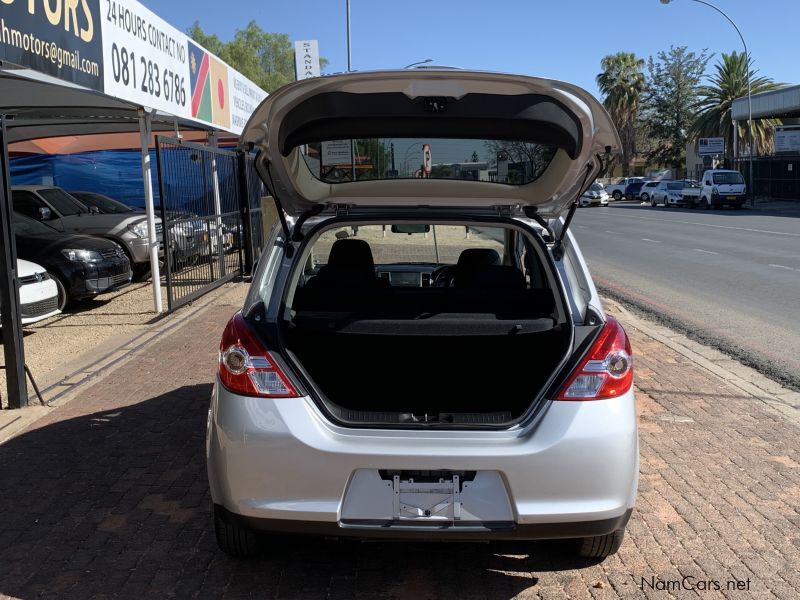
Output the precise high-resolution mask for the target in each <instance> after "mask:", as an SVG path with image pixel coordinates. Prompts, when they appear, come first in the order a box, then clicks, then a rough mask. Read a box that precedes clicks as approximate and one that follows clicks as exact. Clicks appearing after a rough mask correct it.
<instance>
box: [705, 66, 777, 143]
mask: <svg viewBox="0 0 800 600" xmlns="http://www.w3.org/2000/svg"><path fill="white" fill-rule="evenodd" d="M748 62H749V64H748ZM714 68H715V69H716V73H715V74H714V75H712V76H711V77H710V78H709V79H710V82H709V85H704V86H701V87H700V89H699V90H698V92H699V95H700V100H699V101H698V102H697V106H696V108H697V111H698V113H697V118H696V119H695V122H694V124H693V125H692V129H691V137H694V138H698V137H724V138H725V154H726V156H727V157H728V158H732V156H733V126H732V121H731V105H732V104H733V101H734V99H735V98H742V97H744V96H747V75H748V68H749V72H750V88H751V90H752V93H753V94H757V93H759V92H766V91H769V90H774V89H776V88H779V87H781V86H782V85H783V84H781V83H775V82H774V81H772V80H771V79H769V78H768V77H756V76H755V75H756V71H754V70H753V63H752V60H751V61H748V60H747V56H746V55H745V54H744V53H739V52H732V53H731V54H723V55H722V60H721V61H719V62H717V64H716V65H714ZM780 124H781V121H780V120H779V119H758V120H754V121H753V137H754V138H755V139H754V141H755V147H756V152H757V153H759V154H764V153H768V152H770V151H771V149H772V128H773V127H774V126H775V125H780ZM738 127H739V145H740V148H739V149H740V150H741V148H749V147H750V145H749V144H750V141H749V138H748V137H747V121H746V120H742V121H739V122H738Z"/></svg>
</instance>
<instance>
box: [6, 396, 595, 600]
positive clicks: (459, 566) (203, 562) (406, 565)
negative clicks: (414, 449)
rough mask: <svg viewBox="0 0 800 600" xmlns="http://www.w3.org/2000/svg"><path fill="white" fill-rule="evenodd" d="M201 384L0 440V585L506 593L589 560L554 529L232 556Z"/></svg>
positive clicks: (279, 542)
mask: <svg viewBox="0 0 800 600" xmlns="http://www.w3.org/2000/svg"><path fill="white" fill-rule="evenodd" d="M99 385H102V384H99ZM108 385H109V390H108V392H109V394H113V384H110V383H109V384H108ZM210 394H211V386H210V385H190V386H184V387H181V388H178V389H175V390H173V391H171V392H168V393H166V394H163V395H161V396H158V397H156V398H152V399H150V400H147V401H145V402H141V403H138V404H132V405H129V406H126V407H124V408H121V409H116V410H113V411H108V412H97V413H93V414H87V415H83V416H80V417H76V418H72V419H68V420H63V421H59V422H55V423H51V424H45V425H43V426H41V427H40V428H38V429H34V430H31V431H29V432H27V433H24V434H22V435H20V436H19V437H17V438H14V439H12V440H9V441H8V442H6V443H5V444H4V445H2V446H0V481H2V491H0V515H2V517H0V596H2V595H4V594H5V595H9V596H11V597H15V598H22V599H29V598H39V597H58V598H91V597H115V598H141V597H145V596H153V597H164V596H175V597H178V598H187V597H209V598H218V597H276V598H288V597H303V598H314V597H320V598H322V597H326V598H336V597H341V598H350V597H354V596H370V597H375V596H384V595H386V596H392V597H407V596H413V597H415V598H434V597H435V598H447V597H452V598H456V597H458V598H467V597H472V598H486V597H493V598H497V597H500V598H510V597H513V596H515V595H517V594H519V593H521V592H522V591H524V590H529V588H535V586H536V584H537V581H538V579H537V577H535V576H534V573H535V572H537V571H538V572H541V571H561V570H567V569H575V568H581V567H585V566H590V565H592V564H596V562H597V561H590V560H585V559H577V558H573V557H571V556H570V554H569V553H568V552H567V547H566V545H565V543H556V542H551V543H520V542H498V543H492V544H481V543H479V544H469V543H417V542H414V543H399V542H398V543H391V542H358V541H341V542H336V541H330V540H324V539H318V538H300V537H295V538H273V539H271V540H270V544H269V547H268V549H267V550H266V551H265V552H264V553H263V554H262V556H260V557H258V558H256V559H253V560H247V561H237V560H233V559H231V558H229V557H227V556H225V555H224V554H222V553H221V552H220V551H218V550H217V547H216V542H215V539H214V533H213V530H212V528H211V518H210V510H209V506H210V496H209V492H208V484H207V479H206V473H205V454H204V435H205V421H206V414H207V407H208V398H209V397H210ZM80 401H81V400H80V399H79V398H78V399H75V400H73V403H79V402H80ZM69 408H70V406H67V407H65V408H64V409H62V410H68V409H69ZM53 414H57V413H53ZM253 468H257V465H253ZM533 591H535V589H534V590H533Z"/></svg>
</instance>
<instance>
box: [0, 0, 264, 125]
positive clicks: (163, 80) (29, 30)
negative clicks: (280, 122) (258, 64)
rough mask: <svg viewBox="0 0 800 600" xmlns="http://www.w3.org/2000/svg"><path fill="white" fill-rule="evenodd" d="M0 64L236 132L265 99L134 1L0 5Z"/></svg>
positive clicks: (12, 1) (7, 0)
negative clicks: (29, 70) (17, 66)
mask: <svg viewBox="0 0 800 600" xmlns="http://www.w3.org/2000/svg"><path fill="white" fill-rule="evenodd" d="M0 42H1V43H0V60H2V61H6V62H9V63H13V64H16V65H20V66H23V67H28V68H30V69H33V70H35V71H39V72H41V73H45V74H47V75H51V76H54V77H57V78H59V79H62V80H65V81H69V82H73V83H76V84H79V85H81V86H84V87H87V88H89V89H92V90H96V91H99V92H103V93H105V94H108V95H109V96H114V97H116V98H119V99H121V100H125V101H128V102H132V103H135V104H140V105H142V106H146V107H149V108H155V109H158V110H160V111H163V112H166V113H170V114H173V115H175V116H178V117H181V118H185V119H193V120H196V121H201V122H203V123H208V124H211V125H214V126H216V127H218V128H220V129H224V130H227V131H231V132H233V133H240V132H241V131H242V129H243V128H244V126H245V124H246V123H247V119H248V118H249V117H250V114H251V113H252V112H253V111H254V110H255V108H256V107H257V106H258V104H259V103H260V102H261V101H262V100H263V99H264V98H265V97H266V95H267V94H266V92H264V91H263V90H262V89H261V88H259V87H258V86H257V85H256V84H254V83H253V82H252V81H250V80H249V79H247V78H246V77H244V76H243V75H242V74H241V73H239V72H237V71H235V70H234V69H232V68H231V67H229V66H228V65H227V64H225V63H224V62H223V61H222V60H220V59H219V58H217V57H216V56H214V55H213V54H211V53H210V52H208V51H207V50H205V49H204V48H202V47H201V46H199V45H198V44H196V43H195V42H193V41H191V40H190V39H189V37H188V36H187V35H186V34H185V33H182V32H180V31H178V30H177V29H175V28H174V27H172V26H171V25H170V24H169V23H167V22H166V21H164V20H163V19H161V18H160V17H158V15H156V14H155V13H153V12H152V11H150V10H149V9H147V8H145V7H144V6H142V5H141V4H139V2H137V1H136V0H0Z"/></svg>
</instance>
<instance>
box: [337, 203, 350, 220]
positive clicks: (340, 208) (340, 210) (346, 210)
mask: <svg viewBox="0 0 800 600" xmlns="http://www.w3.org/2000/svg"><path fill="white" fill-rule="evenodd" d="M333 211H334V213H336V216H337V217H347V216H349V215H350V205H349V204H334V205H333Z"/></svg>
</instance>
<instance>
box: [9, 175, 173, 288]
mask: <svg viewBox="0 0 800 600" xmlns="http://www.w3.org/2000/svg"><path fill="white" fill-rule="evenodd" d="M11 195H12V198H13V202H14V210H15V211H16V212H18V213H20V214H23V215H25V216H27V217H30V218H31V219H36V220H37V221H43V222H45V223H47V224H48V225H51V226H52V227H53V228H55V229H58V230H59V231H63V232H65V233H79V234H84V235H94V236H97V237H102V238H106V239H109V240H112V241H114V242H116V243H117V244H119V245H120V246H122V248H123V250H125V254H126V255H127V257H128V260H129V261H130V263H131V268H132V269H133V271H134V276H137V275H142V274H144V273H145V272H148V271H149V268H150V243H149V236H148V232H147V218H146V217H145V215H144V214H142V213H140V212H138V211H136V210H133V209H130V208H129V210H128V211H127V212H124V211H122V210H121V209H118V210H114V211H111V210H105V209H101V208H99V207H98V206H95V205H94V204H91V205H89V206H87V205H86V204H83V203H82V202H80V201H79V200H78V199H76V198H75V197H73V196H72V195H71V194H68V193H67V192H65V191H64V190H63V189H61V188H59V187H54V186H49V185H18V186H14V187H13V188H11ZM95 196H97V197H99V198H104V197H103V196H100V195H99V194H95ZM105 201H106V203H107V204H108V203H110V202H115V201H114V200H112V199H111V198H105ZM117 204H119V206H122V207H125V205H124V204H120V203H117ZM108 206H110V204H108ZM125 208H128V207H125ZM156 236H157V239H159V242H160V243H159V255H163V253H164V249H163V243H161V219H158V218H157V219H156Z"/></svg>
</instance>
